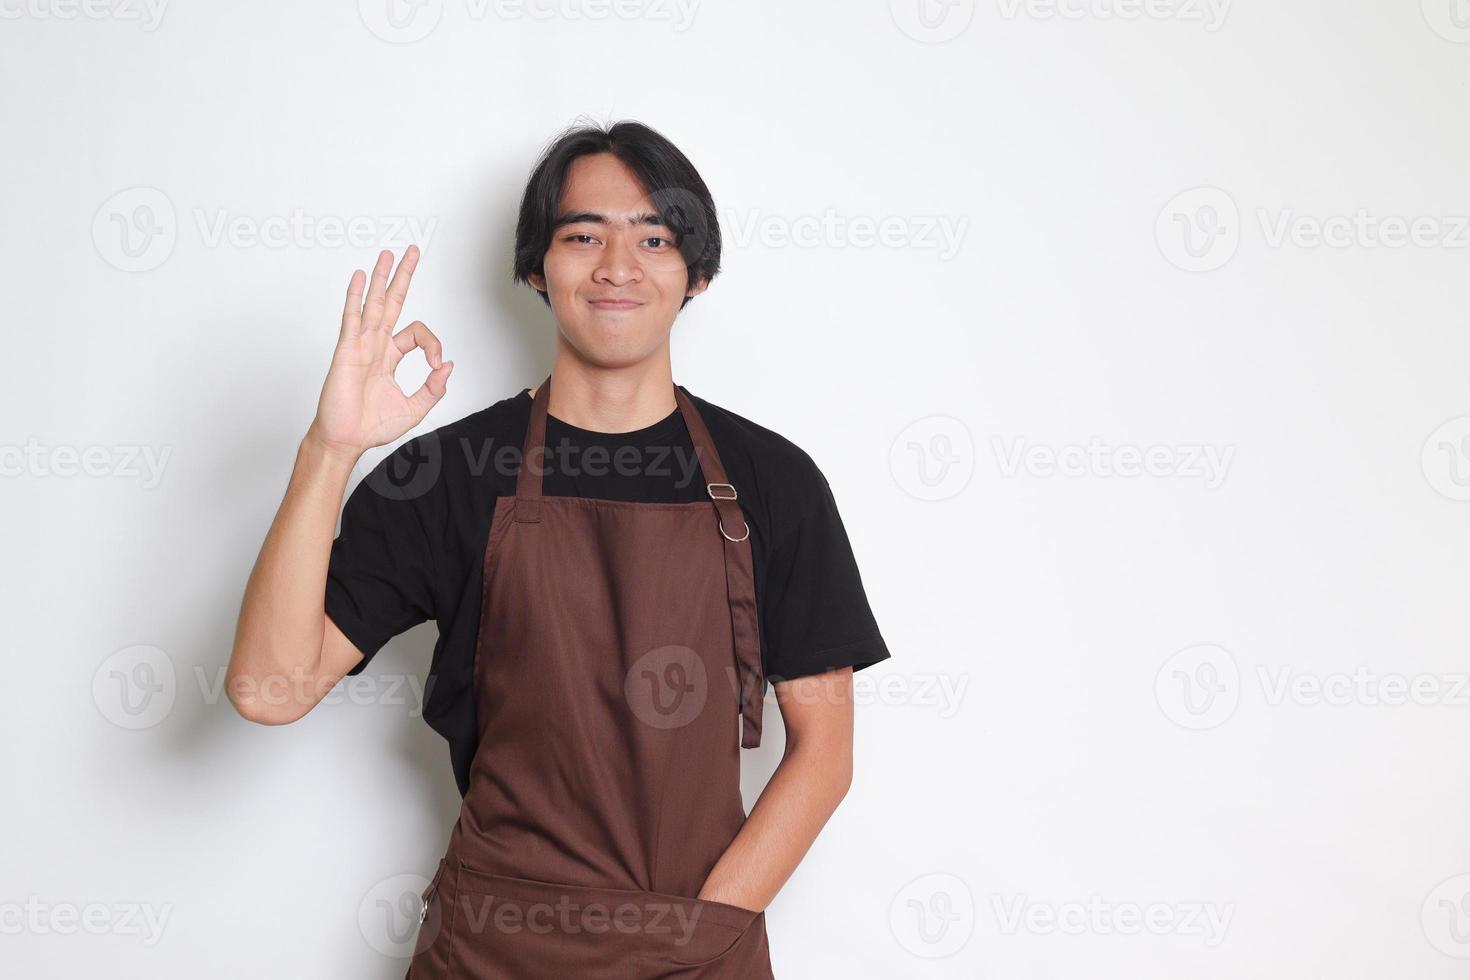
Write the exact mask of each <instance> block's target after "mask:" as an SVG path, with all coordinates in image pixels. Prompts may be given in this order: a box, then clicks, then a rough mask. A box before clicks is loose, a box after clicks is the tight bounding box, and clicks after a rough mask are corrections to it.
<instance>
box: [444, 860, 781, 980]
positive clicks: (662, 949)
mask: <svg viewBox="0 0 1470 980" xmlns="http://www.w3.org/2000/svg"><path fill="white" fill-rule="evenodd" d="M456 893H457V895H456V903H457V907H456V908H455V927H454V935H453V938H452V941H451V958H452V966H453V969H452V970H451V973H452V975H453V976H454V977H455V978H456V980H491V978H496V980H499V978H502V977H515V978H521V977H537V976H547V977H551V976H565V977H577V978H579V980H604V978H605V980H626V978H628V977H629V976H640V975H642V973H643V969H646V968H647V967H649V966H654V965H657V966H660V967H670V968H672V967H695V966H702V965H705V964H712V963H715V962H717V961H719V960H721V959H722V957H724V956H725V955H726V954H727V953H728V952H729V951H730V950H731V949H732V948H734V947H735V946H736V945H738V944H740V942H741V940H742V939H743V938H744V937H745V936H746V935H747V934H748V933H750V932H751V926H752V925H753V924H755V923H756V920H757V919H760V918H761V914H760V913H758V912H753V911H751V910H749V909H742V908H739V907H737V906H734V905H726V904H725V903H723V902H708V901H703V900H700V899H696V898H687V897H684V896H679V895H666V894H662V893H660V892H650V891H642V890H639V889H624V888H598V887H590V886H586V885H566V884H557V883H555V882H547V881H537V880H534V879H530V878H516V877H512V876H510V875H497V874H491V873H489V872H485V871H476V870H475V869H473V868H469V867H466V866H465V865H463V864H461V865H460V869H459V874H458V876H457V888H456ZM761 931H762V932H764V925H763V923H762V925H761ZM639 968H643V969H639ZM650 975H651V972H650ZM732 975H733V974H732Z"/></svg>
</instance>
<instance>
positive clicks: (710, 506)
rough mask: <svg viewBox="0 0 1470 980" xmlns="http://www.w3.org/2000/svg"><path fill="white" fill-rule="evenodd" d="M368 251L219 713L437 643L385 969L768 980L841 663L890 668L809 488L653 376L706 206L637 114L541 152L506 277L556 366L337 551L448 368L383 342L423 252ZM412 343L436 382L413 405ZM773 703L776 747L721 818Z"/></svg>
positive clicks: (469, 420) (420, 461)
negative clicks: (419, 859)
mask: <svg viewBox="0 0 1470 980" xmlns="http://www.w3.org/2000/svg"><path fill="white" fill-rule="evenodd" d="M392 260H393V256H392V254H391V253H390V252H383V253H382V254H381V255H379V257H378V261H377V264H376V266H375V267H374V269H373V272H372V276H371V280H370V281H367V282H365V277H364V275H363V273H362V272H361V271H360V270H359V271H357V272H355V273H354V274H353V276H352V279H351V282H350V283H349V285H348V290H347V305H346V309H345V311H344V314H343V318H342V328H341V334H340V337H339V340H338V344H337V349H336V352H335V354H334V355H333V359H332V366H331V369H330V371H329V372H328V375H327V379H326V383H325V385H324V386H323V389H322V395H321V399H320V403H319V405H318V409H317V415H316V418H315V420H314V421H313V422H312V424H311V426H310V428H309V429H308V431H307V434H306V436H305V438H304V439H303V440H302V442H301V445H300V448H299V450H298V454H297V461H296V467H295V470H294V472H293V473H292V476H291V481H290V486H289V488H288V490H287V493H286V497H285V500H284V501H283V503H282V505H281V508H280V511H279V513H278V515H277V517H276V520H275V522H274V524H273V525H272V527H271V529H270V532H269V534H268V535H267V537H266V540H265V544H264V546H263V548H262V549H261V553H260V556H259V558H258V560H257V562H256V565H255V569H254V571H253V572H252V574H251V576H250V580H249V584H248V586H247V588H246V592H245V600H244V604H243V607H242V610H241V614H240V622H239V627H238V631H237V634H236V640H235V647H234V651H233V654H232V656H231V661H230V668H229V674H228V676H227V682H228V684H229V687H228V690H229V691H230V697H231V701H232V702H233V703H234V704H235V706H236V708H237V710H238V711H239V712H240V713H241V714H242V715H244V716H245V717H246V718H249V719H251V720H253V721H257V722H260V723H263V724H284V723H287V722H290V721H293V720H295V719H296V718H299V717H301V716H302V715H303V714H305V713H306V712H307V711H308V710H310V709H311V707H312V706H313V705H315V704H316V703H317V702H318V701H319V700H320V698H321V697H322V696H323V695H324V694H325V693H326V691H328V690H330V688H331V687H332V685H334V684H335V683H336V682H337V681H338V680H340V679H341V678H342V677H343V676H344V675H347V674H356V673H358V672H360V671H361V670H362V669H363V667H364V666H366V664H367V662H368V660H369V659H371V657H372V656H373V655H374V654H375V653H376V652H377V650H378V649H379V648H380V647H381V646H382V645H383V644H384V643H385V642H387V640H388V639H390V638H391V637H392V636H394V635H396V634H397V633H399V632H402V631H403V630H405V629H407V628H409V627H410V626H413V625H415V624H417V623H420V622H423V621H425V620H427V619H434V620H436V622H437V624H438V627H439V633H440V636H439V641H438V645H437V646H436V648H435V651H434V657H433V662H432V664H431V667H430V673H431V675H432V681H433V683H432V684H431V685H429V687H428V688H427V689H428V690H429V691H430V694H429V696H428V700H427V703H426V705H425V711H424V716H425V718H426V720H427V721H428V722H429V723H430V725H432V726H433V727H434V728H435V730H437V731H439V732H440V733H442V734H443V735H444V736H445V738H446V739H448V741H449V745H450V758H451V762H452V764H453V767H454V772H455V776H456V779H457V781H458V784H459V788H460V792H461V793H462V794H463V796H464V801H463V804H462V806H461V810H460V815H459V819H458V821H457V823H456V825H455V827H454V829H453V831H452V833H451V835H450V840H449V847H448V851H447V853H446V854H445V857H444V859H443V860H441V861H440V862H439V866H438V868H437V870H436V872H435V874H434V876H433V880H432V881H431V883H430V885H429V887H428V888H427V889H426V890H425V892H424V894H423V896H422V898H423V916H424V924H423V926H422V927H421V928H420V936H419V943H418V948H417V950H416V952H415V955H414V957H413V960H412V962H411V964H410V971H409V973H410V976H412V977H416V978H438V977H445V976H448V975H449V974H450V973H451V970H452V972H453V975H454V976H456V977H460V978H470V977H473V978H489V977H516V978H526V977H531V978H536V977H547V978H562V977H578V978H592V980H597V978H603V977H607V978H614V977H616V978H625V977H664V976H675V975H677V976H680V977H709V978H716V977H732V978H734V977H739V978H752V977H769V976H770V975H771V967H770V959H769V952H768V946H767V941H766V931H765V916H764V909H765V907H766V905H767V904H768V903H769V902H770V901H771V899H772V898H773V897H774V896H775V894H776V892H777V891H778V890H779V889H780V888H781V886H782V884H784V883H785V881H786V879H787V878H788V877H789V876H790V874H791V873H792V871H793V870H794V869H795V868H796V865H797V864H798V862H799V861H800V860H801V858H802V856H803V855H804V854H805V853H806V851H807V850H808V848H809V847H810V846H811V844H812V841H813V840H814V839H815V837H816V835H817V833H818V832H819V831H820V829H821V828H822V826H823V824H824V823H825V822H826V821H827V819H828V817H829V816H830V815H831V814H832V812H833V810H834V809H835V808H836V807H837V805H838V803H839V802H840V801H841V799H842V797H843V796H844V794H845V793H846V791H847V788H848V785H849V783H850V780H851V773H852V728H853V713H852V673H853V671H854V670H860V669H862V668H863V667H866V666H869V665H871V664H873V663H876V662H878V661H880V660H882V659H884V658H886V657H888V656H889V653H888V650H887V649H886V647H885V645H884V642H883V639H882V637H881V635H880V634H879V631H878V628H877V625H876V624H875V622H874V619H873V615H872V612H871V610H870V608H869V606H868V602H867V599H866V597H865V595H864V592H863V587H862V582H861V578H860V576H859V574H858V569H857V566H856V562H855V561H854V558H853V554H852V550H851V547H850V546H849V543H848V539H847V535H846V533H845V531H844V529H843V526H842V522H841V520H840V518H839V516H838V513H837V507H836V503H835V501H834V499H833V496H832V492H831V489H830V488H829V486H828V484H827V481H826V479H825V477H824V476H823V475H822V473H821V471H820V470H819V469H818V468H817V466H816V464H815V463H814V462H813V461H812V460H811V458H810V457H809V456H808V455H807V454H806V453H805V452H803V451H802V450H801V449H799V448H798V447H797V446H795V445H794V444H792V443H791V442H789V441H788V440H786V439H784V438H782V437H781V436H779V435H777V434H776V433H774V432H772V431H770V430H769V429H765V428H762V427H761V426H758V425H756V424H755V423H753V422H750V421H748V420H746V419H744V418H741V417H740V416H738V415H735V414H734V413H732V412H728V411H726V410H724V409H722V408H720V407H718V406H716V405H714V404H712V403H710V402H708V401H706V400H704V399H702V398H699V397H697V396H694V395H692V394H691V393H690V392H689V391H688V390H687V389H685V388H683V387H682V386H679V385H676V384H675V383H674V380H673V373H672V367H671V364H670V359H669V335H670V332H671V330H672V328H673V325H674V320H675V318H676V316H677V314H678V312H679V311H680V310H681V309H682V308H683V306H684V305H685V304H686V303H688V302H689V300H690V299H692V298H693V297H694V296H697V295H699V294H700V293H702V292H704V290H705V289H706V288H708V286H709V284H710V281H711V280H712V279H713V278H714V276H715V275H716V273H717V272H718V270H719V261H720V235H719V228H718V224H717V221H716V217H715V208H714V202H713V200H712V198H711V196H710V193H709V190H708V188H707V187H706V186H705V184H704V181H703V180H702V179H701V178H700V176H699V174H698V172H697V171H696V170H695V169H694V167H693V165H692V164H690V162H689V161H688V160H687V159H686V158H685V156H684V154H683V153H681V152H680V151H679V150H678V149H677V148H676V147H675V146H674V145H673V144H672V143H670V142H669V141H668V140H667V139H665V138H664V137H662V136H661V135H659V134H658V133H656V132H654V131H653V130H651V129H649V128H647V127H645V126H642V125H639V124H637V123H632V122H621V123H617V124H616V125H613V126H611V127H609V128H607V129H601V128H596V127H583V128H579V129H573V130H570V131H568V132H567V133H565V134H563V135H562V136H561V137H560V138H559V139H557V140H556V141H555V142H554V143H553V144H552V145H551V146H550V147H549V148H548V149H547V150H546V152H545V153H544V154H543V155H542V158H541V160H540V161H539V162H538V164H537V166H536V168H535V170H534V171H533V173H532V175H531V178H530V181H529V183H528V185H527V188H526V192H525V195H524V198H523V200H522V203H521V210H520V216H519V221H518V224H517V228H516V248H515V271H514V275H515V279H516V280H517V281H520V282H525V283H527V284H529V285H530V286H531V287H533V288H534V289H535V290H536V291H537V292H538V293H540V295H541V297H542V299H543V300H545V301H546V303H547V305H548V306H549V307H550V309H551V312H552V314H553V315H554V317H555V320H556V325H557V345H556V355H555V359H554V361H553V363H552V366H551V371H550V376H549V377H547V378H546V379H544V380H543V381H542V382H541V384H539V385H537V386H536V387H535V388H531V389H522V390H521V391H519V392H518V393H517V394H515V395H513V396H511V397H509V398H506V399H503V400H501V401H498V402H496V403H494V404H492V405H490V406H489V407H488V408H485V409H483V410H481V411H479V412H476V413H474V414H472V415H469V416H466V417H465V418H462V419H460V420H458V421H456V422H453V423H451V424H449V425H445V426H443V427H441V428H439V429H435V430H434V431H432V432H430V433H428V434H427V435H423V436H419V437H417V438H414V439H411V440H409V441H408V442H406V443H405V444H404V445H403V446H401V447H399V449H398V450H396V451H395V452H394V453H392V454H390V456H389V457H387V458H386V459H385V460H384V461H383V462H382V463H381V464H379V466H378V467H376V468H375V469H374V471H373V472H372V473H370V474H369V476H368V477H367V478H366V479H364V480H363V481H362V483H361V484H360V485H359V486H358V487H357V488H356V489H355V490H354V491H353V493H352V495H351V497H350V498H349V499H348V501H347V504H346V508H345V510H344V511H343V515H342V532H341V534H340V536H338V537H337V538H336V539H335V540H333V538H332V532H333V527H334V519H335V516H336V510H337V507H338V506H339V504H340V502H341V499H342V494H343V492H344V489H345V485H346V481H347V479H348V476H349V474H350V472H351V470H352V467H353V465H354V463H356V461H357V460H358V459H359V458H360V456H361V454H362V453H363V452H364V451H365V450H366V449H368V448H370V447H372V446H376V445H383V444H386V443H388V442H391V441H392V440H394V439H396V438H398V437H399V436H401V435H402V434H403V433H404V432H406V431H408V430H409V429H410V428H412V427H413V426H415V425H417V424H418V423H419V422H420V421H421V420H422V419H423V418H424V417H425V415H426V414H427V412H428V411H429V409H430V408H432V407H433V405H434V404H435V403H436V402H437V401H438V400H439V399H440V398H442V397H443V395H444V392H445V384H446V382H447V381H448V379H449V375H450V373H451V371H452V368H453V365H452V363H451V362H450V361H448V360H445V359H444V356H443V351H442V347H441V344H440V342H439V340H438V338H437V337H435V336H434V334H433V333H431V332H430V330H429V328H428V327H427V326H425V325H424V324H423V323H421V322H418V321H415V322H413V323H411V324H409V325H408V326H407V327H406V328H404V329H403V330H402V331H399V332H398V333H396V334H395V333H393V330H394V327H395V325H396V323H397V320H398V316H399V313H400V310H401V309H402V307H403V303H404V299H405V296H406V294H407V291H408V286H409V281H410V279H411V278H412V276H413V271H414V267H415V265H416V264H417V262H418V250H417V249H416V248H413V247H410V248H409V249H408V250H407V251H406V252H405V254H404V256H403V258H402V260H401V261H400V262H399V263H398V267H397V269H396V271H394V270H393V269H392V265H393V261H392ZM390 272H392V278H391V281H390V279H389V274H390ZM364 288H366V297H365V298H364ZM739 342H740V338H738V337H723V338H720V339H719V340H718V343H721V344H731V345H733V344H737V343H739ZM414 348H420V349H422V350H423V351H424V352H425V356H426V357H427V359H428V362H429V364H430V366H431V367H432V369H433V370H432V372H431V373H430V375H429V377H428V379H427V380H426V381H425V382H424V385H423V387H421V388H420V389H419V390H418V391H416V392H415V393H414V394H413V395H411V396H409V395H405V394H404V393H403V392H402V391H401V390H400V389H399V388H398V386H397V384H396V383H395V382H394V380H393V371H394V368H395V367H396V366H397V364H398V363H399V361H400V360H401V359H402V357H403V356H404V355H405V354H406V353H408V352H409V351H411V350H413V349H414ZM323 595H325V602H323V600H322V596H323ZM280 678H290V679H291V682H290V683H285V684H272V683H271V681H272V679H280ZM768 681H770V682H772V683H773V686H774V688H775V692H776V703H777V705H778V706H779V708H780V711H781V717H782V721H783V722H784V726H785V730H786V745H785V752H784V755H783V757H782V761H781V764H780V766H779V767H778V768H777V770H776V772H775V774H774V775H773V776H772V778H771V780H770V782H769V784H768V785H767V786H766V788H765V790H764V792H763V793H762V794H761V796H760V798H759V800H758V801H757V802H756V805H755V806H754V808H753V809H752V810H751V812H750V815H749V816H748V817H747V816H746V815H745V813H744V808H743V805H742V802H741V798H740V787H739V748H740V747H741V746H744V747H752V746H755V745H757V744H759V741H760V737H761V730H762V727H761V722H762V706H763V701H764V691H765V684H766V683H767V682H768ZM282 690H284V691H290V692H297V691H300V692H304V693H301V694H294V693H293V694H291V695H289V696H284V697H282V696H271V695H270V693H269V692H272V691H282Z"/></svg>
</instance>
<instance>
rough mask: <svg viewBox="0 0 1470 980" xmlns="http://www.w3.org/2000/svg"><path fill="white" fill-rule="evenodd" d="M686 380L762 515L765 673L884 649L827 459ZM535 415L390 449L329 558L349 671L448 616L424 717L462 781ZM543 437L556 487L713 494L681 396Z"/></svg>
mask: <svg viewBox="0 0 1470 980" xmlns="http://www.w3.org/2000/svg"><path fill="white" fill-rule="evenodd" d="M680 387H681V388H683V386H680ZM683 391H684V393H685V394H686V395H689V397H690V398H691V399H692V400H693V401H694V403H695V405H696V407H698V409H699V412H700V416H701V417H702V418H703V419H704V423H705V426H706V427H707V428H708V429H709V432H710V438H711V439H713V440H714V444H715V449H716V451H717V452H718V453H719V454H720V460H721V462H723V463H724V465H725V471H726V475H727V477H728V479H729V481H730V482H731V483H732V484H734V486H735V487H736V489H737V491H738V492H739V499H738V501H737V502H738V503H739V505H740V508H741V510H742V511H743V512H744V515H745V519H746V521H747V522H748V523H749V525H750V540H751V545H752V549H753V551H752V554H753V558H754V566H755V587H756V606H757V613H758V615H759V619H760V640H761V656H762V659H763V662H764V665H765V671H766V676H767V679H768V680H769V681H770V682H772V683H774V682H776V681H779V680H782V679H791V678H795V677H802V676H805V675H809V674H817V673H822V672H824V671H828V670H836V669H838V668H841V667H849V666H850V667H852V668H853V669H854V670H861V669H862V668H864V667H867V666H870V665H872V664H874V663H877V662H878V661H880V660H883V659H885V658H887V657H888V656H889V653H888V649H887V646H886V645H885V643H884V642H883V637H882V636H881V635H880V634H879V632H878V625H877V623H876V622H875V621H874V619H873V613H872V610H871V609H870V608H869V605H868V599H867V596H866V594H865V593H864V591H863V584H862V579H861V577H860V575H859V574H858V567H857V561H856V560H855V558H854V556H853V552H852V546H851V545H850V543H849V542H848V538H847V532H846V530H845V529H844V528H843V525H842V520H841V518H840V517H839V516H838V513H837V502H836V500H834V499H833V496H832V489H831V487H830V486H829V485H828V483H827V479H826V477H825V476H823V474H822V472H821V470H819V469H818V468H817V465H816V463H815V462H813V461H812V458H811V457H810V456H808V455H807V454H806V453H805V452H804V451H802V450H801V449H800V448H799V447H797V446H796V445H795V444H794V443H792V442H790V441H789V440H787V439H785V438H783V437H782V436H780V435H777V434H776V433H775V432H772V431H771V430H769V429H766V428H763V427H761V426H759V425H756V424H755V423H754V422H751V421H749V420H747V419H744V418H742V417H740V416H738V415H736V414H734V413H733V412H729V411H726V410H725V409H722V408H720V407H718V406H716V405H713V404H711V403H709V402H707V401H705V400H704V399H702V398H699V397H698V396H696V395H693V394H691V393H690V392H689V389H687V388H683ZM530 419H531V395H530V393H529V392H528V391H526V390H525V389H522V390H521V391H520V393H519V394H517V395H514V396H513V397H510V398H506V399H503V400H501V401H498V402H496V403H495V404H493V405H491V406H489V407H488V408H485V409H482V410H480V411H478V412H475V413H474V414H472V415H467V416H465V417H464V418H462V419H459V420H458V421H456V422H451V423H449V424H448V425H445V426H442V427H440V428H438V429H435V430H433V431H432V432H428V433H425V434H423V435H420V436H416V437H414V438H413V439H410V440H408V441H407V442H405V443H403V445H401V446H399V447H398V448H397V449H395V450H394V451H393V452H392V453H390V454H388V455H387V456H385V457H384V458H383V460H382V461H381V462H380V463H378V465H377V466H375V467H373V469H372V470H371V471H370V472H369V473H368V475H367V476H366V477H364V479H363V480H362V481H361V482H360V483H359V484H358V485H357V487H356V488H355V489H354V490H353V491H352V493H351V495H350V496H349V497H348V499H347V503H346V505H345V506H344V508H343V511H342V529H341V532H340V533H339V534H338V536H337V538H336V540H335V541H333V542H332V552H331V560H330V563H329V566H328V569H327V587H326V613H327V615H328V616H330V617H331V619H332V621H333V622H334V623H336V624H337V627H338V629H340V630H341V631H342V632H343V634H345V635H346V636H347V638H348V639H349V640H351V641H352V643H353V645H354V646H356V647H357V648H358V650H359V651H361V652H362V654H363V659H362V660H361V661H359V662H358V663H357V664H356V665H355V666H354V667H353V668H352V669H351V670H350V671H348V674H349V675H352V674H358V673H360V672H361V671H362V669H363V668H364V667H366V666H367V664H368V661H370V660H371V659H372V658H373V656H374V654H376V653H377V652H378V650H379V649H380V648H381V647H382V646H383V644H385V643H387V642H388V640H389V639H391V638H392V637H394V636H396V635H397V634H399V633H401V632H403V631H404V630H406V629H408V628H409V627H411V626H415V625H417V624H419V623H422V622H424V621H425V620H428V619H433V620H435V621H437V623H438V626H439V640H438V643H437V644H436V645H435V647H434V656H433V661H432V663H431V664H430V667H429V677H428V679H427V682H426V685H425V704H424V720H425V721H427V722H428V723H429V725H430V726H431V727H432V728H433V729H434V730H435V731H437V732H439V733H440V734H441V735H443V736H444V737H445V738H446V739H448V741H449V748H450V759H451V762H452V764H453V766H454V773H455V778H456V780H457V781H458V783H459V790H460V793H461V794H464V793H465V792H467V791H468V786H469V769H470V760H471V759H472V758H473V757H474V753H475V746H476V741H477V734H476V731H477V729H476V725H475V699H474V683H473V667H474V655H475V639H476V635H477V633H478V629H479V619H480V599H481V594H480V593H481V587H482V584H483V581H484V567H483V562H484V555H485V539H486V536H487V535H488V534H489V531H490V521H491V518H492V517H493V516H494V513H495V503H496V500H497V498H500V497H514V496H515V485H516V474H517V472H518V471H519V466H520V456H521V445H522V443H523V442H524V441H525V435H526V429H527V427H528V426H529V424H530ZM546 446H547V453H548V455H547V459H546V470H545V476H544V477H543V485H542V492H543V493H544V494H545V495H547V496H579V497H597V498H602V499H609V500H635V501H647V502H682V501H697V500H708V499H709V495H708V493H707V491H706V489H705V484H706V482H707V481H706V479H705V477H704V476H703V474H702V473H701V472H700V469H699V466H698V462H697V458H696V457H695V454H694V446H693V443H692V442H691V441H690V438H689V430H688V429H687V428H686V427H685V425H684V417H683V415H682V414H681V413H680V412H679V410H678V409H677V408H676V409H675V410H674V411H673V412H671V413H670V414H669V415H667V416H666V417H664V418H663V419H662V420H661V421H658V422H655V423H654V424H653V425H650V426H647V427H646V428H642V429H638V430H635V431H632V432H620V433H606V432H593V431H591V430H588V429H582V428H578V427H576V426H573V425H569V424H568V423H566V422H563V421H562V420H561V419H558V418H556V417H555V416H554V415H549V414H548V416H547V419H546ZM731 533H733V534H738V533H739V532H738V531H737V530H732V532H731ZM670 615H677V612H671V613H670Z"/></svg>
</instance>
